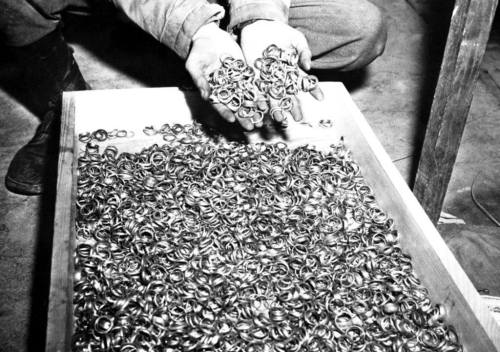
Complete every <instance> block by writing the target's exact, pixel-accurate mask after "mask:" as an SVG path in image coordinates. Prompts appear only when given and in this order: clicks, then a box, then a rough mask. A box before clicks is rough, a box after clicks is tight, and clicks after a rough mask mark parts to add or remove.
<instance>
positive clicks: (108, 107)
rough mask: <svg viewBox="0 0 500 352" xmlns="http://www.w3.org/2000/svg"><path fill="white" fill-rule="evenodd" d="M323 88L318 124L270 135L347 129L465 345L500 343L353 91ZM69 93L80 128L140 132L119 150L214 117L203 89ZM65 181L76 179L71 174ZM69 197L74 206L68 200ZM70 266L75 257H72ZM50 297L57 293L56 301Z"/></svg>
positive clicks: (309, 137) (321, 143)
mask: <svg viewBox="0 0 500 352" xmlns="http://www.w3.org/2000/svg"><path fill="white" fill-rule="evenodd" d="M322 88H323V90H324V92H325V96H326V99H325V101H324V102H322V103H317V102H315V101H313V100H312V99H310V98H309V97H307V96H305V97H303V99H302V100H303V103H304V113H305V117H306V120H307V121H308V122H310V123H311V125H312V126H314V127H308V126H307V125H303V124H297V123H293V122H290V126H289V128H288V129H287V131H286V133H285V134H284V135H283V136H281V137H275V138H271V139H270V140H267V141H268V142H269V141H276V140H282V141H285V142H286V143H288V144H289V145H291V146H296V145H302V144H306V143H307V144H311V145H315V146H317V147H318V148H320V149H327V148H328V147H329V145H330V144H331V143H332V142H337V141H338V140H339V138H340V137H341V136H343V137H344V138H345V142H346V145H347V147H348V148H350V149H351V150H352V152H353V155H354V159H355V160H356V162H357V163H358V164H359V165H360V167H361V170H362V173H363V175H364V177H365V179H366V180H367V182H368V184H369V185H371V187H372V188H373V189H374V192H375V195H376V197H377V200H378V202H379V203H380V205H381V207H382V208H383V209H385V210H386V211H387V213H388V214H389V215H390V216H391V217H392V218H393V219H394V220H395V224H396V228H397V229H398V230H399V232H400V234H401V244H402V247H403V249H404V250H405V251H406V252H408V253H410V254H411V255H412V257H413V260H414V264H415V268H416V271H417V273H418V274H419V276H420V277H421V279H422V281H423V283H424V284H425V286H426V287H428V289H429V290H430V293H431V297H432V298H433V300H435V301H436V302H442V303H444V305H445V306H446V307H447V309H448V313H449V320H448V321H449V322H450V323H451V324H453V325H454V326H455V327H456V328H457V331H458V332H459V334H460V336H461V338H462V341H463V342H464V346H465V347H466V351H469V352H473V351H474V352H490V351H500V330H499V328H498V326H497V325H496V323H495V321H494V319H493V317H492V316H491V314H490V313H489V312H488V310H487V308H486V306H485V305H484V303H483V302H482V301H481V299H480V297H479V295H478V293H477V291H476V290H475V289H474V287H473V285H472V283H471V282H470V280H469V278H468V277H467V275H466V274H465V273H464V271H463V270H462V268H461V267H460V265H459V264H458V262H457V261H456V259H455V257H454V256H453V255H452V254H451V252H450V251H449V249H448V247H447V246H446V244H445V243H444V241H443V240H442V238H441V237H440V235H439V233H438V232H437V231H436V229H435V227H434V226H433V224H432V222H431V221H430V220H429V218H428V217H427V216H426V214H425V212H424V211H423V209H422V208H421V206H420V205H419V203H418V201H417V200H416V198H415V197H414V196H413V194H412V193H411V191H410V189H409V188H408V186H407V185H406V183H405V181H404V180H403V179H402V177H401V175H400V174H399V173H398V171H397V170H396V168H395V167H394V165H393V164H392V162H391V161H390V158H389V156H388V155H387V153H386V152H385V151H384V149H383V147H382V146H381V144H380V142H379V141H378V140H377V138H376V137H375V135H374V133H373V131H371V129H370V127H369V126H368V124H367V122H366V120H365V119H364V117H363V116H362V114H361V112H360V111H359V110H358V109H357V107H356V106H355V104H354V102H353V101H352V99H351V98H350V96H349V94H348V92H347V91H346V90H345V88H344V87H343V86H342V85H341V84H339V83H323V84H322ZM71 97H72V98H73V99H74V101H75V110H74V114H75V116H76V119H77V120H76V122H75V133H79V132H86V131H93V130H96V129H98V128H104V129H113V128H125V129H127V130H131V131H134V132H135V136H134V138H132V139H130V140H118V139H117V140H113V141H112V143H113V144H115V145H118V146H119V148H120V150H127V151H138V150H140V149H141V148H142V147H143V146H145V145H150V144H152V143H154V142H158V143H160V142H161V143H164V142H163V141H161V139H158V138H157V139H155V138H151V137H142V135H143V134H142V128H143V127H144V126H147V125H154V126H157V127H159V126H161V125H162V124H163V123H189V122H191V121H192V119H193V118H194V119H197V120H204V121H206V122H207V123H211V121H212V118H213V117H210V116H211V113H210V112H209V111H208V107H207V106H206V105H203V104H200V101H199V99H198V98H197V96H195V95H192V94H189V93H183V92H180V91H178V90H176V89H172V88H164V89H147V90H145V89H142V90H126V91H104V92H95V91H94V92H75V93H72V95H71ZM320 119H331V120H332V121H333V123H334V127H333V128H319V127H317V126H318V121H319V120H320ZM246 137H247V138H248V140H249V141H250V142H259V141H266V138H267V137H268V136H262V135H260V134H259V133H258V132H254V133H250V134H247V135H246ZM75 143H76V142H75ZM65 187H71V183H68V182H66V183H65ZM65 199H67V198H65ZM58 200H59V199H58ZM64 205H65V206H68V204H67V203H64ZM71 208H74V206H71ZM69 233H71V235H70V236H72V237H74V229H73V228H71V231H70V232H68V233H66V236H68V234H69ZM69 245H70V246H74V243H71V242H69ZM72 248H74V247H71V248H66V250H69V251H72ZM66 260H71V261H72V257H71V256H70V255H67V256H66ZM69 266H70V264H67V265H66V267H69ZM68 271H70V270H68ZM69 280H72V277H70V278H69ZM61 292H62V291H56V292H55V293H56V294H58V293H61ZM67 294H68V295H70V294H71V293H69V292H67ZM52 299H53V298H52V297H51V301H52ZM56 299H59V300H60V297H58V296H56ZM65 302H66V304H67V305H68V306H69V308H67V309H66V310H61V312H62V313H61V314H63V313H65V314H71V300H70V299H66V301H65ZM58 317H59V318H60V319H61V320H62V321H66V322H68V321H70V320H71V318H70V317H67V316H65V317H63V316H62V315H61V316H58ZM49 318H50V316H49ZM49 324H50V322H49ZM71 327H72V325H66V333H67V334H68V335H70V334H71V331H70V330H71ZM68 335H65V334H59V335H55V334H52V337H55V338H61V339H63V338H64V339H67V336H68ZM58 343H59V342H56V343H53V345H57V344H58ZM61 345H62V344H61ZM53 350H55V349H53Z"/></svg>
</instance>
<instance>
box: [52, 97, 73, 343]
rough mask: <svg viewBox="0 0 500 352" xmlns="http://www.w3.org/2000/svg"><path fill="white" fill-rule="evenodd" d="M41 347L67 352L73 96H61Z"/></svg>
mask: <svg viewBox="0 0 500 352" xmlns="http://www.w3.org/2000/svg"><path fill="white" fill-rule="evenodd" d="M63 97H64V98H63V106H62V118H61V137H60V144H59V148H60V149H59V165H58V174H57V196H56V208H55V215H54V238H53V241H52V242H53V246H52V262H51V275H50V290H49V298H50V299H49V308H48V315H47V337H46V344H45V350H46V351H51V352H52V351H54V352H65V351H71V332H72V331H71V327H72V326H73V306H72V297H73V286H72V283H73V278H72V276H73V250H74V236H73V231H74V223H75V212H74V209H75V207H74V204H75V202H74V200H75V187H74V186H75V184H74V176H73V175H74V168H75V167H76V165H75V163H74V154H73V150H74V138H75V137H74V136H75V133H74V119H73V116H74V107H75V106H74V99H73V97H72V96H71V95H67V94H66V93H65V94H64V96H63Z"/></svg>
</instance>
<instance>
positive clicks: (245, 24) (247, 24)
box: [236, 19, 274, 33]
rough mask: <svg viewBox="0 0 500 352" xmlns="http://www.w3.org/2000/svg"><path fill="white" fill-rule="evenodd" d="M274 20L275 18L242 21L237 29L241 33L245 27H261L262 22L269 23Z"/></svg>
mask: <svg viewBox="0 0 500 352" xmlns="http://www.w3.org/2000/svg"><path fill="white" fill-rule="evenodd" d="M271 22H274V21H273V20H262V19H254V20H248V21H245V22H242V23H240V24H239V25H238V26H237V27H236V30H237V32H238V33H241V32H242V31H243V30H244V29H248V28H250V29H251V28H254V27H259V26H261V25H262V24H268V23H271Z"/></svg>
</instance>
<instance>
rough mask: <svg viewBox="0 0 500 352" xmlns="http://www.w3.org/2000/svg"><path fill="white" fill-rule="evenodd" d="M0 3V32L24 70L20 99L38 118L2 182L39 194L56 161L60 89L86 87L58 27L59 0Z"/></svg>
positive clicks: (61, 6) (4, 0)
mask: <svg viewBox="0 0 500 352" xmlns="http://www.w3.org/2000/svg"><path fill="white" fill-rule="evenodd" d="M45 2H46V4H45ZM44 5H47V6H44ZM0 6H2V8H1V11H0V14H1V15H0V34H1V35H2V36H3V39H4V42H5V43H6V44H8V46H9V49H10V51H11V52H12V54H13V57H14V59H15V62H14V63H15V64H16V65H18V66H19V67H21V68H22V72H23V78H22V79H21V82H20V85H21V86H22V87H21V88H22V89H21V90H20V91H21V92H22V93H23V96H24V99H20V100H24V101H25V102H26V105H27V106H28V107H29V108H30V109H31V110H32V111H33V112H35V114H36V115H38V117H39V118H40V119H41V124H40V126H39V127H38V129H37V131H36V133H35V136H34V137H33V139H32V140H31V141H30V142H28V144H27V145H25V146H24V147H23V148H21V149H20V150H19V151H18V152H17V153H16V155H15V156H14V158H13V159H12V161H11V163H10V165H9V168H8V170H7V174H6V176H5V185H6V187H7V188H8V189H9V190H11V191H13V192H16V193H23V194H40V193H42V192H43V190H44V187H45V184H46V182H47V181H48V180H50V179H52V178H53V175H54V171H55V170H56V166H57V146H58V127H59V123H60V119H59V118H60V113H61V96H62V92H63V91H69V90H82V89H86V88H87V86H86V83H85V81H84V79H83V77H82V75H81V73H80V70H79V68H78V65H77V64H76V62H75V60H74V58H73V54H72V50H71V48H70V47H69V46H68V44H67V43H66V41H65V40H64V37H63V35H62V32H61V29H60V27H59V16H60V12H61V11H62V10H63V9H64V6H65V3H64V2H63V1H62V0H55V1H52V0H50V1H49V0H38V1H37V0H29V1H28V0H0ZM20 98H21V97H20Z"/></svg>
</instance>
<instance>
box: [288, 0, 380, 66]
mask: <svg viewBox="0 0 500 352" xmlns="http://www.w3.org/2000/svg"><path fill="white" fill-rule="evenodd" d="M289 24H290V25H291V26H292V27H294V28H297V29H298V30H300V31H301V32H302V33H304V35H305V36H306V39H307V41H308V43H309V46H310V48H311V51H312V55H313V61H312V67H313V68H318V69H337V70H341V71H348V70H353V69H358V68H361V67H363V66H366V65H367V64H369V63H370V62H372V61H373V60H374V59H375V58H376V57H378V56H379V55H381V54H382V52H383V51H384V47H385V42H386V39H387V28H386V23H385V20H384V17H383V15H382V14H381V12H380V10H379V9H378V8H377V7H376V6H375V5H373V4H372V3H370V2H368V1H367V0H292V2H291V6H290V15H289Z"/></svg>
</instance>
